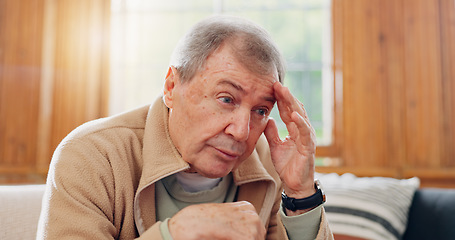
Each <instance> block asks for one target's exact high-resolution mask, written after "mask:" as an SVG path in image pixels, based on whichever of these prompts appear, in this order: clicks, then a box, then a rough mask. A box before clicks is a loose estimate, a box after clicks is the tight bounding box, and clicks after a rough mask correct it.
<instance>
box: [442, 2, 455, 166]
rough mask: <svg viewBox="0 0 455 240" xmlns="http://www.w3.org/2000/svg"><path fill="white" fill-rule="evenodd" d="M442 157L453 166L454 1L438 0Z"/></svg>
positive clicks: (454, 106)
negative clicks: (442, 115)
mask: <svg viewBox="0 0 455 240" xmlns="http://www.w3.org/2000/svg"><path fill="white" fill-rule="evenodd" d="M439 9H440V13H441V14H440V20H441V22H443V23H447V24H441V52H442V65H441V68H442V91H443V93H442V95H443V99H442V103H443V110H442V111H443V114H444V116H445V117H444V119H443V121H444V122H443V130H442V131H443V134H444V137H443V139H442V147H443V149H444V153H445V155H444V157H443V161H442V162H441V164H443V165H444V166H449V167H451V168H455V11H454V9H455V1H452V0H441V1H440V6H439Z"/></svg>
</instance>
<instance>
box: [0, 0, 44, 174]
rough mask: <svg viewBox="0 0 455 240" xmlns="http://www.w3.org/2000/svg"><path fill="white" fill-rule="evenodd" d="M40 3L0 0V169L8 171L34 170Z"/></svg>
mask: <svg viewBox="0 0 455 240" xmlns="http://www.w3.org/2000/svg"><path fill="white" fill-rule="evenodd" d="M42 2H43V1H41V0H27V1H0V170H4V171H7V172H21V173H29V172H31V171H32V170H33V168H34V163H35V162H34V161H35V158H36V144H35V142H36V139H37V124H36V123H37V118H38V102H39V101H38V100H39V90H40V88H39V86H40V74H41V69H40V61H41V33H42V21H41V19H42V11H41V9H42V6H43V3H42ZM1 179H2V176H0V180H1Z"/></svg>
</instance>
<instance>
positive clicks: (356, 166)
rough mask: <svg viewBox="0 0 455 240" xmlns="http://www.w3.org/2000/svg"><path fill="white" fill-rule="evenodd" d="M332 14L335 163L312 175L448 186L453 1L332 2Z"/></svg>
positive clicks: (454, 69) (454, 177)
mask: <svg viewBox="0 0 455 240" xmlns="http://www.w3.org/2000/svg"><path fill="white" fill-rule="evenodd" d="M333 16H334V18H333V20H334V25H333V26H334V27H336V29H334V60H335V66H334V69H335V70H336V71H335V86H336V88H337V89H335V92H339V91H342V95H343V97H342V98H335V99H336V100H337V101H336V102H335V106H339V105H340V104H342V107H341V111H338V112H339V113H341V114H336V115H335V117H336V119H335V123H338V122H340V123H338V126H337V128H338V130H336V131H335V140H336V142H337V144H338V149H339V151H338V153H339V155H338V156H335V157H338V159H341V164H339V166H335V167H319V168H318V169H317V170H318V171H320V172H338V173H344V172H352V173H355V174H357V175H360V176H373V175H375V176H392V177H412V176H418V177H420V178H421V179H422V186H442V187H454V188H455V167H454V166H455V150H454V149H455V130H454V129H455V117H454V116H455V115H454V112H455V94H454V92H455V87H454V86H455V6H454V1H452V0H382V1H374V0H370V1H362V0H334V1H333ZM340 59H341V60H340ZM339 72H341V73H342V74H341V75H342V76H341V77H340V76H337V75H336V74H337V73H339ZM339 79H342V83H343V84H342V85H340V84H337V81H338V80H339ZM340 88H341V89H340ZM335 112H337V108H336V109H335ZM339 128H341V130H340V129H339Z"/></svg>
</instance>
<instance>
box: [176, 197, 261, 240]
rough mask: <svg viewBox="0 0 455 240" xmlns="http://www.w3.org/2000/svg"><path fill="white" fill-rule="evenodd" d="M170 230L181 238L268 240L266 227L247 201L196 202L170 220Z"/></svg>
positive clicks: (178, 239) (179, 239)
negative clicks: (266, 238)
mask: <svg viewBox="0 0 455 240" xmlns="http://www.w3.org/2000/svg"><path fill="white" fill-rule="evenodd" d="M169 231H170V233H171V235H172V237H173V238H174V239H175V240H181V239H232V240H234V239H235V240H242V239H261V240H263V239H265V235H266V229H265V227H264V225H263V224H262V221H261V219H260V218H259V216H258V214H257V213H256V210H255V208H254V206H253V205H252V204H251V203H249V202H246V201H241V202H233V203H209V204H199V205H192V206H189V207H186V208H184V209H182V210H181V211H180V212H178V213H177V214H176V215H175V216H174V217H172V218H171V219H170V220H169Z"/></svg>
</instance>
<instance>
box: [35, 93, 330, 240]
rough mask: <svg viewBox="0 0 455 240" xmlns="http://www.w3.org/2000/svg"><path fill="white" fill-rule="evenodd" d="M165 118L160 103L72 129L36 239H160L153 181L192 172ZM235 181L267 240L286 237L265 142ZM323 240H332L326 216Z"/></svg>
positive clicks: (54, 165) (55, 162) (54, 167)
mask: <svg viewBox="0 0 455 240" xmlns="http://www.w3.org/2000/svg"><path fill="white" fill-rule="evenodd" d="M167 121H168V109H167V107H166V106H165V105H164V104H163V102H162V100H161V99H158V100H157V101H156V102H155V103H154V104H153V105H152V106H150V107H148V106H147V107H142V108H139V109H136V110H133V111H130V112H127V113H124V114H120V115H117V116H113V117H109V118H104V119H99V120H95V121H92V122H88V123H86V124H84V125H82V126H80V127H78V128H77V129H75V130H74V131H73V132H71V133H70V134H69V135H68V136H67V137H66V138H65V139H64V140H63V141H62V142H61V143H60V145H59V146H58V147H57V149H56V151H55V153H54V156H53V158H52V162H51V165H50V170H49V175H48V179H47V188H46V192H45V195H44V198H43V207H42V212H41V217H40V221H39V226H38V234H37V239H72V238H78V239H134V238H139V239H161V234H160V230H159V225H160V224H161V222H157V221H156V219H155V216H156V212H155V183H156V182H157V181H159V180H160V179H162V178H164V177H166V176H169V175H171V174H174V173H177V172H180V171H183V170H186V169H188V168H189V166H188V164H187V163H186V162H185V161H184V160H183V159H182V158H181V156H180V154H179V153H178V151H177V149H176V148H175V146H174V145H173V143H172V141H171V139H170V136H169V131H168V122H167ZM233 178H234V182H235V183H236V184H237V185H238V186H239V188H238V195H237V200H238V201H241V200H245V201H249V202H251V203H252V204H253V205H254V206H255V208H256V210H257V212H258V214H259V216H260V218H261V219H262V221H263V223H264V225H265V226H266V227H267V228H268V233H267V239H286V233H285V229H284V227H283V225H282V223H281V221H280V220H279V217H278V216H277V215H278V214H277V211H278V209H279V207H280V201H281V199H280V192H281V183H280V180H279V177H278V175H277V173H276V172H275V170H274V167H273V165H272V163H271V159H270V153H269V149H268V145H267V142H266V140H265V138H264V137H261V138H260V139H259V141H258V144H257V146H256V150H255V151H254V152H253V153H252V155H251V156H250V157H249V158H248V159H247V160H245V162H243V163H242V164H241V165H240V166H239V167H238V169H236V170H235V171H234V172H233ZM317 239H333V237H332V233H331V231H330V229H329V226H328V223H327V221H326V218H325V214H324V212H323V214H322V219H321V224H320V229H319V233H318V236H317Z"/></svg>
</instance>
